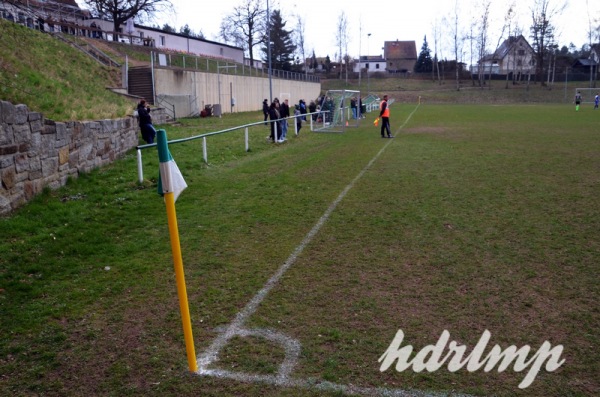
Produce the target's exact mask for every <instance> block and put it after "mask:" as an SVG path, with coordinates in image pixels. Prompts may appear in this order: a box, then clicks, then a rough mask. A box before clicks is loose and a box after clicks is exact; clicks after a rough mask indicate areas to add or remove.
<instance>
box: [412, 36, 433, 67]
mask: <svg viewBox="0 0 600 397" xmlns="http://www.w3.org/2000/svg"><path fill="white" fill-rule="evenodd" d="M432 70H433V60H432V59H431V50H430V49H429V45H428V44H427V36H425V37H424V38H423V46H422V47H421V52H420V53H419V58H417V63H416V64H415V72H416V73H427V72H431V71H432Z"/></svg>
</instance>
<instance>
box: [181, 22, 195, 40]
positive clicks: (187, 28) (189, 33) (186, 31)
mask: <svg viewBox="0 0 600 397" xmlns="http://www.w3.org/2000/svg"><path fill="white" fill-rule="evenodd" d="M179 33H181V34H182V35H184V36H188V37H194V31H193V30H192V28H190V25H188V24H187V23H186V24H185V26H182V27H181V28H179Z"/></svg>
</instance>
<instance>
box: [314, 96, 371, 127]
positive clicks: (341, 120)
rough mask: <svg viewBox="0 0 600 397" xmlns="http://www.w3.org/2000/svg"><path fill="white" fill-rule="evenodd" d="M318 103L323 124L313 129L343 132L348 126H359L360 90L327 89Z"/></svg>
mask: <svg viewBox="0 0 600 397" xmlns="http://www.w3.org/2000/svg"><path fill="white" fill-rule="evenodd" d="M319 105H320V106H321V109H320V111H321V113H320V114H319V118H322V120H323V124H322V125H321V126H320V127H317V128H315V129H314V130H313V131H321V132H324V131H325V132H344V131H345V130H346V128H348V127H358V126H359V122H360V91H353V90H329V91H327V93H326V94H325V96H323V97H322V98H321V103H320V104H319Z"/></svg>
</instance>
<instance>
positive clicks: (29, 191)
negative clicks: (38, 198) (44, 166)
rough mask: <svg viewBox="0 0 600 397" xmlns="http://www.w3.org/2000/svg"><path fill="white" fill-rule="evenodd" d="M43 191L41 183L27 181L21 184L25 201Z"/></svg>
mask: <svg viewBox="0 0 600 397" xmlns="http://www.w3.org/2000/svg"><path fill="white" fill-rule="evenodd" d="M42 189H43V186H42V183H41V181H35V180H34V181H27V182H25V183H24V184H23V194H24V196H25V199H26V200H27V201H29V200H31V199H32V198H33V197H34V196H35V195H37V194H39V193H40V192H41V191H42Z"/></svg>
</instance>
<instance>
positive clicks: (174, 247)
mask: <svg viewBox="0 0 600 397" xmlns="http://www.w3.org/2000/svg"><path fill="white" fill-rule="evenodd" d="M164 198H165V204H166V207H167V219H168V222H169V236H170V237H171V251H172V252H173V266H174V267H175V279H176V281H177V295H178V296H179V310H180V311H181V322H182V324H183V336H184V339H185V349H186V351H187V359H188V365H189V367H190V371H191V372H197V371H198V362H197V361H196V351H195V349H194V336H193V335H192V322H191V320H190V309H189V305H188V298H187V290H186V288H185V274H184V272H183V260H182V259H181V246H180V243H179V229H178V227H177V213H176V212H175V197H174V195H173V192H169V193H165V195H164Z"/></svg>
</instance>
